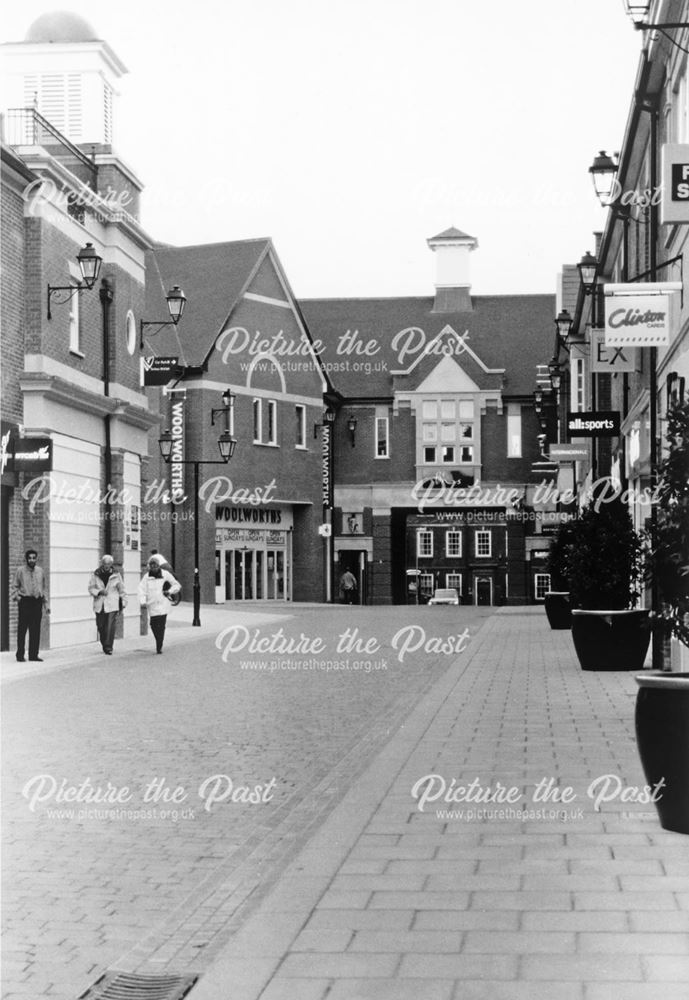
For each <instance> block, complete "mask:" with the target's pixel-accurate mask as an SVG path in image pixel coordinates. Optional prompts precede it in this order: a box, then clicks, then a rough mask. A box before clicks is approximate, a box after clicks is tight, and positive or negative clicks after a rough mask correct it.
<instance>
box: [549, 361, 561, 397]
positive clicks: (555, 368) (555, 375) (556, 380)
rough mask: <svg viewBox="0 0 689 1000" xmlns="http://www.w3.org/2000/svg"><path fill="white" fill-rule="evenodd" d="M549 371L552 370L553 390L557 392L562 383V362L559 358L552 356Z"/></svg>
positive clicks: (551, 382) (551, 381)
mask: <svg viewBox="0 0 689 1000" xmlns="http://www.w3.org/2000/svg"><path fill="white" fill-rule="evenodd" d="M548 371H549V372H550V384H551V386H552V387H553V391H554V392H557V391H558V390H559V388H560V385H561V384H562V372H561V371H560V364H559V362H558V360H557V358H552V359H551V361H550V363H549V364H548Z"/></svg>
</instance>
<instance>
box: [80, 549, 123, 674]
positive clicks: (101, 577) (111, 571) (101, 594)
mask: <svg viewBox="0 0 689 1000" xmlns="http://www.w3.org/2000/svg"><path fill="white" fill-rule="evenodd" d="M114 562H115V560H114V559H113V557H112V556H108V555H105V556H103V558H102V559H101V561H100V566H99V567H98V569H97V570H95V572H93V573H92V574H91V579H90V580H89V594H90V595H91V597H92V598H93V610H94V612H95V615H96V628H97V629H98V638H99V640H100V644H101V646H102V647H103V652H104V653H107V655H108V656H110V655H112V647H113V645H114V642H115V625H116V624H117V615H118V613H119V612H120V611H123V610H124V609H125V608H126V606H127V593H126V591H125V589H124V580H123V579H122V577H121V575H120V574H119V573H118V572H117V570H116V569H115V566H114Z"/></svg>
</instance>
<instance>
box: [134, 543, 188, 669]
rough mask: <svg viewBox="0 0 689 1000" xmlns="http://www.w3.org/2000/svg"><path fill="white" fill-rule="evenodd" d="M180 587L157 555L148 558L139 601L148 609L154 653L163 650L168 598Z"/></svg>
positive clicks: (140, 585) (176, 592) (140, 584)
mask: <svg viewBox="0 0 689 1000" xmlns="http://www.w3.org/2000/svg"><path fill="white" fill-rule="evenodd" d="M181 589H182V588H181V587H180V585H179V583H178V582H177V580H175V578H174V576H173V575H172V573H169V572H168V571H167V570H166V569H162V567H161V566H160V564H159V560H158V558H157V556H155V555H153V556H151V558H150V559H149V560H148V570H147V571H146V573H144V575H143V576H142V577H141V582H140V583H139V603H140V604H141V606H142V607H145V608H147V610H148V619H149V621H150V623H151V632H152V633H153V636H154V638H155V641H156V653H162V651H163V639H164V638H165V625H166V624H167V613H168V610H169V607H170V600H169V599H168V596H167V595H168V594H169V596H170V598H172V597H173V595H174V594H178V593H179V591H180V590H181Z"/></svg>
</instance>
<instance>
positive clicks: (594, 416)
mask: <svg viewBox="0 0 689 1000" xmlns="http://www.w3.org/2000/svg"><path fill="white" fill-rule="evenodd" d="M567 430H568V432H569V436H570V437H617V436H618V435H619V433H620V413H619V410H582V411H581V412H578V413H572V412H570V413H568V414H567ZM560 447H562V445H560Z"/></svg>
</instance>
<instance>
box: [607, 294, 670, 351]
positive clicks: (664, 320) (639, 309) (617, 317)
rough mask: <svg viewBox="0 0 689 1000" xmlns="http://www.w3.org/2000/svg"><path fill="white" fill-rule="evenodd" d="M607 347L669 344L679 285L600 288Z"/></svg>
mask: <svg viewBox="0 0 689 1000" xmlns="http://www.w3.org/2000/svg"><path fill="white" fill-rule="evenodd" d="M603 287H604V290H605V344H606V346H607V347H657V346H660V345H663V344H668V343H669V342H670V330H671V328H672V326H673V315H674V300H675V298H676V296H675V295H674V294H673V293H674V292H679V291H681V289H682V283H681V282H679V281H664V282H659V283H655V282H654V283H650V282H644V283H640V282H635V283H633V284H629V285H604V286H603Z"/></svg>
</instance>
